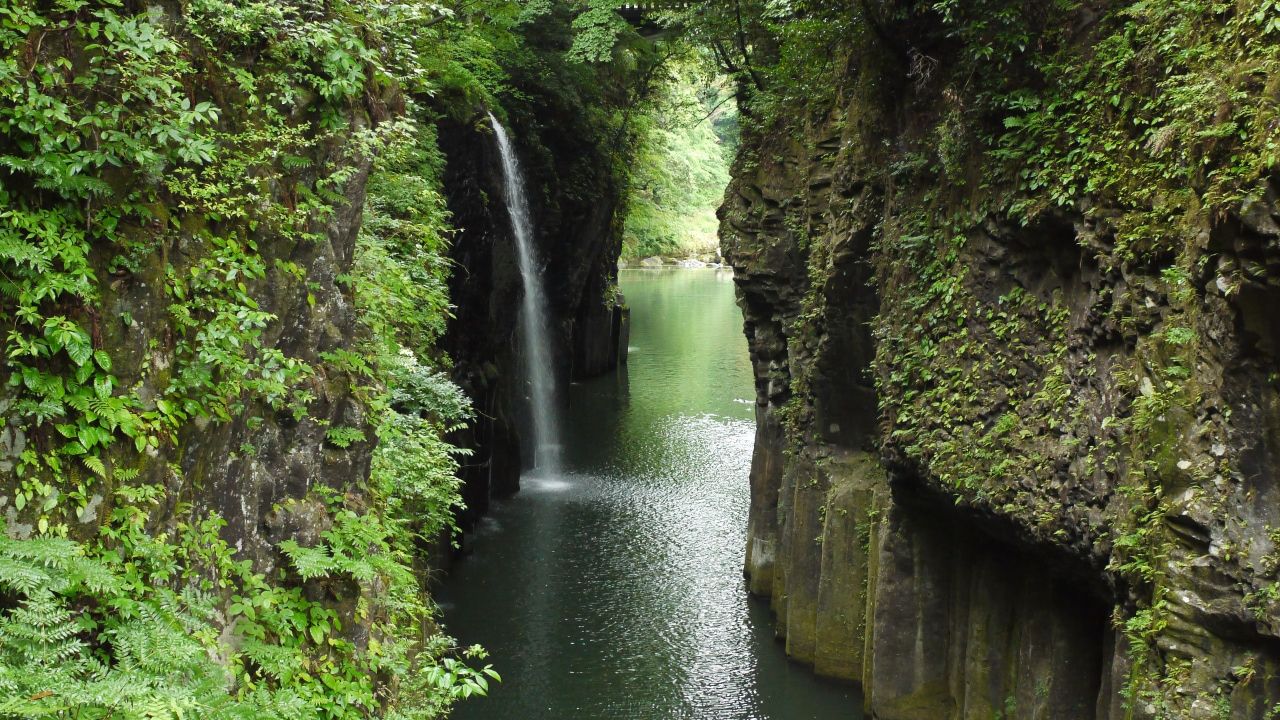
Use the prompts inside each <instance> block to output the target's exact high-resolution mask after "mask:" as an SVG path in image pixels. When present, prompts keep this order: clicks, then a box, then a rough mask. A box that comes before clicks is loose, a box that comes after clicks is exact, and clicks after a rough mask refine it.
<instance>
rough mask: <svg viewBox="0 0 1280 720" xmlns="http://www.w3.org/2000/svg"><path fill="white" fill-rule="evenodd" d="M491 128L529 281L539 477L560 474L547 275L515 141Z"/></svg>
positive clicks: (525, 327) (526, 336)
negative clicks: (539, 255)
mask: <svg viewBox="0 0 1280 720" xmlns="http://www.w3.org/2000/svg"><path fill="white" fill-rule="evenodd" d="M489 124H490V125H492V126H493V134H494V136H495V137H497V139H498V152H499V154H500V155H501V156H502V179H503V183H502V192H503V198H504V199H505V200H506V204H507V214H508V215H509V216H510V217H511V233H512V235H514V236H515V241H516V255H517V258H518V259H519V263H520V277H521V279H522V280H523V281H524V301H523V302H522V304H521V307H520V334H521V335H522V336H523V337H522V342H523V344H524V354H525V358H524V360H525V367H526V369H527V371H528V373H529V378H528V379H529V385H530V390H531V393H532V397H531V398H530V405H531V406H532V408H531V412H530V415H531V417H532V420H533V447H534V453H533V455H534V465H535V466H536V467H537V468H538V471H539V474H540V475H543V476H548V475H551V476H555V475H559V474H560V422H559V420H560V417H559V416H560V413H559V407H558V406H557V405H556V402H557V400H556V398H557V397H558V395H557V393H556V372H555V367H554V366H553V365H552V362H551V348H550V344H549V340H550V336H551V324H550V320H549V315H548V313H547V293H546V289H545V288H544V287H543V283H542V272H541V268H540V267H539V266H538V263H537V261H536V258H535V257H534V254H533V221H532V219H531V218H530V217H529V203H528V200H527V199H526V197H525V192H524V177H523V176H522V175H521V174H520V163H519V161H518V160H517V159H516V154H515V150H514V149H513V148H512V147H511V138H510V137H508V136H507V131H506V128H504V127H502V123H500V122H498V118H496V117H494V116H493V113H489Z"/></svg>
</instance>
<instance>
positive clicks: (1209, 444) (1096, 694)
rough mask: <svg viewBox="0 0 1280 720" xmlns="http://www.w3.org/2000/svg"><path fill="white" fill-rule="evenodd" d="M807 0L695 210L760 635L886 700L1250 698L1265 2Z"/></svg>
mask: <svg viewBox="0 0 1280 720" xmlns="http://www.w3.org/2000/svg"><path fill="white" fill-rule="evenodd" d="M816 7H818V8H827V9H825V10H824V9H819V10H815V11H814V14H815V15H816V16H818V17H819V18H820V19H822V20H823V21H824V22H825V23H827V24H828V25H829V26H830V27H831V28H832V29H831V30H830V31H829V32H826V34H825V35H822V34H821V33H822V32H824V31H822V30H818V31H813V32H815V33H817V34H819V35H820V37H819V38H817V40H821V41H822V42H823V43H827V44H825V45H822V47H825V48H826V49H827V51H828V53H829V55H830V57H831V58H832V59H831V60H830V61H829V62H825V63H810V65H809V67H801V68H800V69H798V70H797V69H796V65H795V60H794V56H789V55H788V54H787V53H788V46H787V44H786V43H787V42H790V43H792V44H798V43H801V42H815V43H816V42H817V40H814V39H811V38H809V37H808V36H801V37H794V36H793V37H786V38H784V39H783V43H782V45H781V49H780V50H779V51H778V53H779V56H780V58H781V59H780V60H779V61H778V63H777V65H776V66H775V69H774V72H775V73H778V74H784V73H790V74H789V75H784V76H785V77H790V78H791V79H792V82H793V83H794V85H795V87H796V88H799V90H798V92H801V93H803V92H806V90H808V91H810V92H811V94H810V95H809V96H808V97H806V98H799V97H797V98H794V99H795V103H796V104H795V105H793V106H791V107H790V108H789V109H788V111H787V112H785V113H777V112H773V113H772V114H770V113H769V112H768V111H767V109H766V110H765V111H763V112H760V111H757V112H759V116H760V117H764V118H772V119H768V120H767V122H768V124H767V125H766V126H765V127H763V128H762V129H759V130H757V131H756V132H749V133H747V134H746V135H745V136H744V148H743V151H742V153H741V154H740V156H739V158H738V160H737V162H736V164H735V167H734V173H733V181H732V183H731V185H730V188H729V190H728V192H727V194H726V199H725V204H724V206H723V208H722V209H721V221H722V222H721V237H722V243H723V247H724V251H725V255H726V257H728V259H729V260H730V262H731V263H732V264H733V266H734V269H735V272H736V275H737V284H738V291H739V299H740V304H741V306H742V308H743V311H744V314H745V321H746V324H745V329H746V334H747V337H748V339H749V341H750V346H751V352H752V359H753V362H754V366H755V373H756V379H757V418H758V429H757V441H756V450H755V457H754V461H753V466H752V474H751V491H752V505H751V519H750V523H751V525H750V530H749V546H748V548H747V560H746V574H747V577H748V581H749V584H750V587H751V589H752V591H753V592H756V593H760V594H764V595H767V596H769V597H771V598H772V604H773V608H774V610H775V611H776V613H777V628H778V633H779V635H780V636H784V637H785V639H786V647H787V650H788V652H789V653H790V654H791V655H792V656H793V657H794V658H796V659H798V660H801V661H803V662H807V663H811V664H813V665H814V667H815V669H816V671H817V672H819V673H822V674H826V675H831V676H833V677H838V678H845V679H849V680H853V681H856V682H858V683H860V684H861V686H862V689H863V690H864V693H865V705H866V709H867V710H868V711H869V713H870V715H871V716H872V717H875V718H879V719H881V720H926V719H927V720H940V719H944V718H992V717H1001V718H1054V719H1055V720H1058V719H1063V720H1073V719H1076V718H1080V719H1096V720H1118V719H1120V718H1126V719H1127V718H1156V717H1159V718H1269V717H1274V712H1275V710H1274V708H1275V707H1276V706H1277V703H1278V702H1280V642H1278V641H1280V635H1278V634H1277V630H1276V628H1277V617H1280V616H1278V615H1277V605H1276V597H1277V588H1278V587H1280V585H1277V574H1276V573H1277V565H1278V564H1277V557H1280V556H1278V555H1277V545H1276V543H1277V541H1280V534H1278V533H1277V527H1280V518H1278V517H1277V505H1276V502H1275V497H1274V496H1275V494H1276V492H1277V477H1278V473H1280V467H1278V466H1277V460H1276V458H1277V455H1276V453H1277V450H1278V449H1280V446H1278V445H1277V443H1278V442H1280V411H1278V410H1277V408H1278V407H1280V385H1278V384H1277V378H1278V376H1280V355H1278V354H1277V353H1278V352H1280V332H1278V331H1280V325H1277V321H1276V317H1275V316H1276V312H1277V311H1278V310H1280V275H1278V274H1277V273H1278V272H1280V206H1278V205H1277V192H1278V191H1280V183H1278V179H1280V173H1278V172H1277V171H1278V169H1280V168H1278V165H1277V155H1276V152H1275V143H1274V138H1275V137H1276V131H1277V117H1278V116H1277V101H1278V100H1280V98H1278V96H1277V88H1276V84H1275V81H1274V77H1275V76H1274V75H1273V74H1271V73H1273V72H1274V70H1275V69H1276V68H1277V41H1278V40H1280V38H1278V37H1277V36H1276V35H1275V31H1274V29H1273V28H1274V27H1275V23H1274V20H1273V18H1274V17H1275V15H1274V14H1273V13H1275V12H1276V9H1275V8H1274V7H1273V6H1270V5H1268V4H1267V3H1242V4H1240V5H1238V6H1237V5H1232V6H1230V7H1228V6H1213V7H1210V6H1208V5H1202V4H1198V3H1180V4H1178V7H1177V8H1157V7H1153V6H1151V5H1150V4H1147V3H1103V4H1095V5H1084V4H1080V5H1077V4H1066V5H1064V4H1054V5H1050V4H1048V3H1033V2H1028V3H1007V2H984V3H975V4H972V6H969V5H964V6H962V5H960V4H956V3H945V2H944V3H936V4H934V5H931V6H929V7H924V6H923V5H916V4H912V3H863V4H861V5H860V6H859V7H858V8H856V9H855V8H840V9H831V8H828V7H827V6H825V5H821V4H818V5H816ZM824 13H826V14H825V15H824ZM1268 23H1272V24H1268ZM841 32H844V33H845V34H844V35H843V36H842V35H841V34H840V33H841ZM833 48H834V49H835V50H834V51H833ZM788 57H791V58H792V59H791V60H790V61H788ZM1228 68H1230V71H1229V72H1228ZM805 73H808V75H806V74H805ZM815 77H816V78H818V80H819V82H815ZM775 82H776V79H775ZM818 87H820V89H818V90H812V89H813V88H818ZM773 93H774V95H783V96H785V95H786V91H779V90H775V91H773ZM797 107H800V108H803V109H802V110H797V109H796V108H797Z"/></svg>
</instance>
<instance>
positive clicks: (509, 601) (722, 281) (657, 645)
mask: <svg viewBox="0 0 1280 720" xmlns="http://www.w3.org/2000/svg"><path fill="white" fill-rule="evenodd" d="M620 284H621V289H622V291H623V293H624V294H625V295H626V298H627V301H628V304H629V305H630V306H631V308H632V334H631V351H630V364H629V367H624V368H623V369H621V370H620V371H619V374H618V375H616V376H606V377H604V378H601V379H598V380H594V381H590V382H585V383H581V384H578V385H575V386H573V387H572V388H571V390H570V398H571V403H570V404H571V407H570V410H569V414H568V417H567V422H566V425H567V427H566V433H565V446H566V447H565V455H564V459H565V471H564V472H563V474H562V475H560V476H558V477H552V476H540V475H539V474H538V473H536V472H535V473H533V474H532V476H526V477H525V478H524V479H523V480H522V489H521V491H520V493H519V494H517V495H516V496H514V497H512V498H510V499H508V500H504V501H499V502H497V503H496V504H495V505H494V506H493V508H492V511H491V513H490V514H489V515H488V516H487V517H486V518H485V519H484V520H483V521H482V523H481V525H480V527H479V528H478V531H477V532H476V536H475V538H474V540H473V541H472V545H471V548H472V550H473V553H472V555H471V556H470V557H468V558H466V559H465V560H463V561H462V562H461V563H460V564H459V565H458V566H457V567H456V568H455V569H454V570H453V571H452V574H451V576H450V577H449V578H448V580H447V581H446V582H445V586H444V588H443V589H442V592H441V595H440V601H441V603H442V605H443V607H444V610H445V612H444V620H445V623H446V625H447V627H448V628H449V630H450V631H451V632H452V633H453V634H454V635H455V636H456V637H457V638H459V640H460V642H462V643H464V644H470V643H481V644H483V645H484V646H485V647H486V648H488V649H489V651H490V652H491V653H492V655H493V658H494V662H495V665H496V667H497V669H498V670H499V671H500V672H502V673H503V677H504V682H503V683H501V684H499V685H496V686H495V687H494V688H493V691H492V693H491V695H490V697H488V698H481V699H477V700H474V701H472V702H468V703H463V704H462V705H460V706H459V707H458V709H457V711H456V712H455V715H456V717H458V718H460V719H462V720H468V719H470V720H480V719H493V720H497V719H499V718H527V719H529V720H535V719H537V718H565V719H569V718H573V719H581V720H590V719H593V718H613V717H618V718H655V719H656V718H664V719H665V718H690V719H704V718H705V719H707V720H731V719H743V720H747V719H750V720H801V719H804V720H808V719H815V720H817V719H823V720H825V719H827V718H859V717H861V714H860V712H859V710H858V708H859V707H860V701H859V699H858V698H857V696H856V692H855V691H854V690H853V689H852V688H850V687H847V686H840V685H833V684H828V683H825V682H823V681H821V680H818V679H816V678H815V677H814V676H813V675H812V673H811V671H810V670H808V669H806V668H803V667H800V666H797V665H794V664H791V663H789V662H788V661H787V659H786V657H785V654H784V652H783V648H782V646H781V645H780V644H779V643H777V642H775V640H774V638H773V628H772V622H771V620H770V617H769V611H768V608H767V607H765V606H764V605H763V604H762V603H760V602H759V601H757V600H753V599H751V598H749V597H748V595H747V593H746V589H745V587H744V585H743V582H742V580H741V572H740V571H741V567H742V562H743V548H744V545H745V532H746V526H747V523H746V518H747V508H748V501H749V498H748V492H749V488H748V484H747V475H748V471H749V469H750V460H751V446H752V437H753V432H754V426H753V422H752V417H753V400H752V399H751V398H753V396H754V393H753V390H752V376H751V366H750V363H749V359H748V354H747V347H746V341H745V339H744V338H743V335H742V315H741V313H740V311H739V310H738V308H737V306H736V305H735V304H734V292H733V283H732V276H731V274H730V273H729V272H728V271H723V270H712V269H679V270H628V271H623V272H622V277H621V280H620Z"/></svg>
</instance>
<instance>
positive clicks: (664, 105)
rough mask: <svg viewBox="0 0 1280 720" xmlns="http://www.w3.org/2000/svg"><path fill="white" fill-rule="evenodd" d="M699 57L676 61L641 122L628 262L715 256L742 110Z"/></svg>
mask: <svg viewBox="0 0 1280 720" xmlns="http://www.w3.org/2000/svg"><path fill="white" fill-rule="evenodd" d="M704 64H705V63H704V62H702V61H701V60H700V58H699V57H698V56H697V55H696V54H691V55H689V56H688V57H685V58H682V59H680V60H676V61H673V62H672V65H673V68H672V78H671V80H669V81H668V82H667V83H665V84H664V85H663V87H662V89H661V91H660V92H659V93H658V94H657V96H656V97H655V98H653V99H652V100H651V101H650V105H649V107H648V108H647V111H646V113H645V114H644V115H643V116H641V117H640V118H638V119H637V123H636V124H637V132H638V134H639V135H640V143H639V146H638V148H637V150H636V156H635V160H634V165H633V170H632V173H631V175H630V179H629V184H628V196H627V219H626V227H625V229H624V235H623V256H624V257H628V258H638V257H648V256H650V255H675V254H679V253H686V254H693V253H711V254H715V253H716V252H717V248H718V244H719V243H718V240H717V238H716V230H717V225H718V223H717V221H716V216H715V211H716V208H718V207H719V206H720V201H721V198H722V196H723V195H724V188H725V185H727V184H728V182H729V162H730V161H731V160H732V154H733V152H735V151H736V149H737V146H736V139H737V138H736V130H737V127H736V123H737V116H736V112H735V107H734V106H733V104H732V103H730V102H727V101H728V100H729V99H730V98H728V97H727V92H728V91H727V89H726V88H724V87H723V83H722V82H720V81H719V78H715V77H714V76H710V77H709V76H708V73H707V70H706V69H705V68H704V67H700V66H701V65H704Z"/></svg>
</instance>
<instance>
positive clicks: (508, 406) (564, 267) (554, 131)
mask: <svg viewBox="0 0 1280 720" xmlns="http://www.w3.org/2000/svg"><path fill="white" fill-rule="evenodd" d="M538 88H539V85H537V84H531V85H530V86H529V89H530V90H531V91H533V92H532V98H531V100H530V101H529V104H528V105H516V106H515V110H516V111H517V112H513V115H512V117H511V120H510V122H511V132H512V134H513V136H514V138H515V144H516V150H517V152H518V153H519V154H520V156H521V157H520V161H521V166H522V169H523V170H524V172H525V174H526V182H528V183H529V186H528V192H529V195H530V197H529V200H530V210H531V213H532V215H533V223H534V228H535V232H536V234H537V237H536V238H535V240H536V244H537V247H538V254H539V262H542V263H544V268H545V270H544V278H545V281H546V283H547V294H548V302H549V304H550V308H549V310H550V313H551V324H552V327H553V329H554V337H553V338H552V339H551V340H552V352H553V355H554V356H555V360H556V362H555V364H556V366H557V368H558V372H559V375H560V378H561V383H560V386H561V387H567V384H568V382H569V381H570V379H574V380H576V379H580V378H587V377H593V376H596V375H599V374H601V373H604V372H607V371H609V370H611V369H613V368H614V367H616V365H617V363H618V361H619V339H620V333H623V332H625V331H624V329H623V325H624V323H625V308H624V307H623V304H622V300H621V298H620V297H619V296H618V295H617V292H616V290H617V262H618V255H619V253H620V252H621V249H622V244H621V243H622V228H621V220H622V217H621V214H620V208H621V188H620V185H619V179H618V177H617V176H615V174H614V172H613V171H612V170H611V168H612V164H613V163H614V162H615V155H614V154H615V153H616V152H618V149H617V148H613V147H610V146H609V144H608V136H607V135H605V134H604V133H603V132H602V129H601V128H600V127H598V126H595V125H593V124H591V123H590V122H589V121H588V119H587V118H586V117H585V116H584V114H583V113H581V112H579V111H578V110H580V108H577V109H576V108H575V107H573V106H571V105H570V104H569V100H567V99H566V98H564V97H562V96H560V95H558V94H556V93H555V92H552V91H550V90H546V89H543V90H541V91H539V90H538ZM441 144H442V148H443V150H444V152H445V156H446V157H447V160H448V162H447V169H446V178H445V187H446V188H448V199H449V208H450V211H451V212H452V214H453V217H454V221H455V223H456V225H457V227H458V233H457V235H456V237H455V240H454V243H453V248H454V249H453V259H454V261H455V262H456V266H457V267H458V268H459V272H457V273H456V274H455V275H454V277H453V281H452V284H451V287H450V297H451V298H452V300H453V302H454V304H455V305H456V311H455V314H454V317H453V318H452V320H451V322H450V329H449V332H448V334H447V335H446V337H445V340H444V345H445V347H446V348H447V349H448V351H449V354H450V355H451V356H452V357H453V358H454V359H455V362H456V365H455V371H454V377H455V378H456V379H457V382H458V383H459V384H460V385H461V386H462V387H463V388H464V389H465V390H466V391H467V393H468V395H469V396H470V397H471V398H472V399H473V400H474V401H475V403H476V407H477V410H478V414H477V420H476V422H475V423H473V426H472V427H471V428H469V429H468V430H467V431H465V435H463V436H460V437H459V438H458V442H459V444H460V445H462V446H464V447H468V448H471V449H473V450H475V454H474V455H473V456H471V457H470V458H468V460H467V461H466V462H465V463H464V467H463V478H464V482H465V485H464V489H463V499H464V501H465V502H466V504H467V512H466V513H465V516H464V517H465V519H466V520H467V521H468V522H469V521H470V520H472V519H474V518H475V517H476V516H478V515H479V514H482V513H483V512H484V510H485V508H486V507H487V506H488V503H489V500H490V498H491V497H493V496H495V495H503V494H510V493H513V492H515V491H516V490H518V489H519V480H520V470H521V469H522V468H523V467H525V466H527V465H528V464H529V463H530V462H531V460H532V458H531V457H529V452H530V451H531V448H530V447H529V443H528V442H522V440H523V439H525V438H526V437H527V434H528V428H529V427H530V419H529V416H528V413H529V408H528V403H529V402H530V398H531V392H530V390H529V388H528V387H527V385H526V383H527V374H526V372H525V371H524V369H523V366H522V362H523V359H522V357H521V353H522V350H521V347H522V346H521V343H520V339H519V337H517V335H516V333H517V328H518V326H519V308H520V297H521V293H523V292H524V289H523V287H522V284H521V279H520V273H519V269H518V266H517V260H516V249H515V245H514V240H513V239H512V235H511V227H510V221H509V219H508V217H507V209H506V207H504V206H503V205H502V189H501V188H502V168H501V163H500V160H499V158H498V150H497V145H496V144H495V140H494V138H493V136H492V133H491V131H490V130H489V128H488V123H487V119H486V118H485V116H484V115H483V114H480V115H477V116H476V117H475V118H473V120H472V121H471V122H469V123H465V124H454V125H450V126H447V127H446V129H445V132H444V134H443V135H442V138H441ZM560 400H561V401H567V398H563V397H562V398H560Z"/></svg>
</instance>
